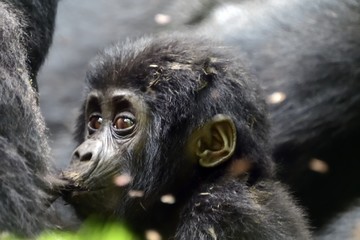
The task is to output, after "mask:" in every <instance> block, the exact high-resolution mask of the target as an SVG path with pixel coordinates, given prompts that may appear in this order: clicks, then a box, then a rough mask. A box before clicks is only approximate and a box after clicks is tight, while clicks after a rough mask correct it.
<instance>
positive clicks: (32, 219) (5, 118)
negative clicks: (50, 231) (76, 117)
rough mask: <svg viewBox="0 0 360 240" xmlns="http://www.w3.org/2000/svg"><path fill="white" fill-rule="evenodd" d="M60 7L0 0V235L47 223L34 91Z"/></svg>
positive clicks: (44, 162) (41, 129)
mask: <svg viewBox="0 0 360 240" xmlns="http://www.w3.org/2000/svg"><path fill="white" fill-rule="evenodd" d="M56 6H57V1H56V0H44V1H40V0H23V1H10V0H9V1H6V0H2V1H0V42H1V44H0V73H1V74H0V156H1V157H0V166H1V167H0V232H3V231H9V232H13V233H17V234H19V235H27V236H29V235H33V234H35V233H37V232H39V231H40V230H41V229H42V228H43V227H44V225H45V224H46V222H45V218H44V213H45V209H46V204H47V202H48V200H49V199H50V195H49V194H48V193H49V189H51V183H50V181H49V180H48V179H47V178H46V176H47V175H48V173H49V167H48V161H49V159H50V156H49V147H48V143H47V137H46V135H45V124H44V121H43V118H42V116H41V114H40V110H39V107H38V105H37V93H36V91H35V90H36V75H37V71H38V70H39V68H40V66H41V64H42V62H43V61H44V58H45V55H46V54H47V51H48V47H49V45H50V43H51V39H52V32H53V27H54V20H55V10H56Z"/></svg>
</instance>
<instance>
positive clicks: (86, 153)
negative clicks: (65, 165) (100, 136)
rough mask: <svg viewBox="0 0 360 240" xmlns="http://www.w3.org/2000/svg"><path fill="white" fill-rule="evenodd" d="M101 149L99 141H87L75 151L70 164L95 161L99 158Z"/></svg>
mask: <svg viewBox="0 0 360 240" xmlns="http://www.w3.org/2000/svg"><path fill="white" fill-rule="evenodd" d="M101 149H102V142H101V141H100V140H93V139H88V140H86V141H85V142H83V143H82V144H81V145H80V146H79V147H77V148H76V149H75V151H74V153H73V155H72V159H71V162H72V163H75V162H87V161H95V160H96V159H98V158H99V154H100V152H101Z"/></svg>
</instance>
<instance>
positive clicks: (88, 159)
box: [75, 152, 92, 161]
mask: <svg viewBox="0 0 360 240" xmlns="http://www.w3.org/2000/svg"><path fill="white" fill-rule="evenodd" d="M75 154H76V153H75ZM91 158H92V153H91V152H88V153H85V154H84V155H83V156H81V157H80V161H90V160H91Z"/></svg>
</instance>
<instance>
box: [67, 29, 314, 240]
mask: <svg viewBox="0 0 360 240" xmlns="http://www.w3.org/2000/svg"><path fill="white" fill-rule="evenodd" d="M112 90H121V91H123V90H126V91H130V92H131V93H133V94H135V95H136V96H138V98H139V100H138V101H136V102H140V103H141V104H140V105H144V106H143V108H141V109H137V107H135V109H136V110H135V112H141V114H143V115H141V114H140V115H141V116H144V119H138V120H137V121H138V122H139V123H138V125H139V127H138V128H139V129H137V130H136V131H134V135H131V136H133V137H134V139H137V138H140V139H141V140H129V141H124V142H123V140H122V139H121V138H120V139H116V138H115V139H114V138H113V137H114V136H113V134H112V133H111V131H110V130H108V126H110V125H108V124H109V121H113V119H111V118H110V119H108V117H109V116H108V114H106V117H105V113H103V114H104V117H103V120H102V122H103V123H104V125H103V128H102V129H100V130H99V131H97V132H95V133H92V132H90V133H87V131H88V130H87V126H86V123H87V122H88V120H89V114H90V113H91V112H92V111H95V112H98V113H99V114H100V113H101V112H102V111H105V110H106V109H107V108H105V105H109V106H110V102H111V101H112V100H111V99H107V98H105V99H104V97H100V98H99V99H100V100H96V101H95V100H91V101H90V103H87V104H86V102H85V103H84V108H83V109H82V114H81V115H80V117H79V120H78V126H77V133H76V139H77V141H78V143H79V144H81V143H82V142H84V141H85V142H84V143H83V144H82V146H83V147H82V148H81V149H82V150H84V149H85V150H86V151H85V152H83V153H80V150H78V151H75V154H74V157H75V158H74V159H75V160H74V159H73V162H72V164H71V166H70V167H69V169H68V170H66V171H65V172H64V176H65V177H67V178H68V179H69V180H70V182H71V185H74V186H75V187H76V188H75V189H74V188H71V186H70V187H69V189H67V191H69V192H68V193H66V195H65V197H66V198H67V200H68V201H69V202H70V203H72V204H73V205H74V206H75V208H76V209H77V210H78V212H79V213H80V214H81V215H82V216H87V215H89V214H91V213H93V214H94V213H95V214H98V215H105V217H115V218H120V219H123V220H125V221H126V222H127V223H128V224H129V225H130V226H131V227H132V228H134V229H135V230H137V231H139V232H143V231H145V230H147V229H155V230H157V231H159V232H160V233H161V234H162V235H163V237H164V239H168V238H172V237H174V238H175V239H184V240H185V239H309V238H310V234H309V230H308V229H307V226H306V222H305V221H304V219H303V216H302V213H301V211H300V210H299V209H298V208H297V207H296V206H295V204H294V201H293V200H292V199H291V198H290V197H289V195H288V193H287V192H286V191H285V190H284V189H283V187H282V186H281V185H280V184H279V183H277V182H276V181H275V180H274V179H273V163H272V160H271V159H270V157H269V155H270V153H269V139H268V131H269V129H268V121H267V116H266V115H267V113H266V109H265V102H264V100H263V98H262V97H261V96H262V94H261V92H260V91H259V88H258V86H257V84H256V81H255V80H254V79H253V78H252V77H251V76H250V75H249V74H248V73H247V71H246V69H245V68H244V67H243V65H242V63H241V59H239V58H236V57H232V54H230V52H229V51H227V50H226V48H223V47H220V46H218V45H215V44H212V43H211V42H208V41H207V40H206V39H202V38H199V39H196V38H190V37H184V36H177V35H170V36H165V37H158V38H143V39H140V40H138V41H136V42H127V43H126V44H124V45H116V46H113V47H112V48H109V49H108V50H106V51H105V52H104V53H103V54H102V55H100V56H99V57H98V58H96V59H95V61H94V63H93V64H92V68H91V70H90V71H89V73H88V76H87V93H94V92H97V93H99V92H101V94H100V95H101V96H104V95H102V94H107V93H111V91H112ZM97 101H99V102H97ZM94 102H96V103H94ZM134 104H135V105H136V104H137V103H134ZM85 105H87V107H86V108H85ZM111 106H112V105H111ZM113 107H114V106H113ZM115 108H116V109H117V110H118V111H121V105H120V106H116V105H115ZM219 113H221V114H226V115H228V116H230V117H231V118H232V119H233V120H234V122H235V125H236V129H237V135H238V140H237V143H236V150H235V153H234V155H233V156H232V157H231V159H230V160H229V161H228V162H226V163H224V164H223V165H221V166H219V167H214V168H209V169H204V168H201V167H199V166H197V165H192V164H191V163H190V160H189V157H188V155H187V151H186V148H185V145H186V142H187V139H188V138H189V136H190V135H191V133H192V132H193V131H194V130H195V129H196V128H198V127H200V126H202V125H203V124H204V123H205V122H207V121H208V120H209V119H211V118H212V117H213V116H214V115H216V114H219ZM105 123H106V124H105ZM137 135H139V136H138V137H136V136H137ZM94 141H97V142H99V143H100V142H101V144H102V146H103V147H102V148H101V149H102V150H101V151H99V152H98V151H97V150H95V149H94V148H93V147H91V144H92V142H94ZM138 141H139V142H138ZM87 144H89V145H87ZM115 149H116V150H115ZM112 152H113V153H112ZM89 153H90V154H89ZM80 154H82V155H83V156H85V155H86V156H90V157H89V158H86V159H85V158H84V159H82V157H79V155H80ZM108 156H111V157H108ZM107 157H108V158H107ZM78 159H80V161H79V160H78ZM241 160H246V161H248V162H249V163H250V166H251V169H250V170H249V171H246V172H247V174H245V175H242V173H238V174H237V173H236V171H235V173H234V174H232V173H231V172H232V170H231V169H232V167H233V165H234V164H235V165H236V164H237V163H238V162H239V161H241ZM92 161H93V162H94V163H92ZM87 166H91V167H90V169H91V171H90V172H89V171H87V170H85V169H86V168H87ZM123 173H127V174H130V176H132V182H131V183H130V184H129V185H128V186H127V187H126V188H124V189H122V190H120V188H116V187H114V186H112V183H111V182H108V179H112V176H114V175H115V176H116V175H117V174H123ZM73 181H74V182H73ZM104 184H109V185H104ZM104 187H105V190H104V191H101V190H100V191H96V190H97V189H99V188H100V189H102V188H104ZM133 189H135V190H141V191H143V192H144V196H143V197H142V198H132V197H129V195H127V194H125V195H124V194H120V193H119V191H125V193H126V192H127V191H130V190H133ZM84 190H85V191H84ZM93 190H94V191H93ZM168 193H171V194H172V195H174V196H175V198H176V203H175V204H173V205H166V204H163V203H161V202H160V201H159V200H160V198H161V196H162V195H164V194H168ZM116 195H118V197H116V198H115V199H116V201H112V200H111V204H110V203H107V202H108V200H109V199H113V198H114V196H116ZM112 205H113V206H114V208H112V207H111V206H112ZM104 207H105V208H106V209H104Z"/></svg>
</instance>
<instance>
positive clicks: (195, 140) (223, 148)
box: [191, 114, 236, 167]
mask: <svg viewBox="0 0 360 240" xmlns="http://www.w3.org/2000/svg"><path fill="white" fill-rule="evenodd" d="M191 142H192V146H191V154H192V155H193V156H194V157H195V158H196V160H197V161H198V162H199V164H200V166H202V167H214V166H217V165H219V164H221V163H223V162H225V161H226V160H228V159H230V158H231V156H232V155H233V153H234V151H235V146H236V127H235V124H234V122H233V120H232V119H231V118H230V117H229V116H226V115H223V114H218V115H215V116H214V117H213V118H212V119H211V120H210V121H208V122H207V123H205V125H203V126H202V127H201V128H200V129H198V130H197V131H196V132H195V133H194V134H193V136H192V141H191Z"/></svg>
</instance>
